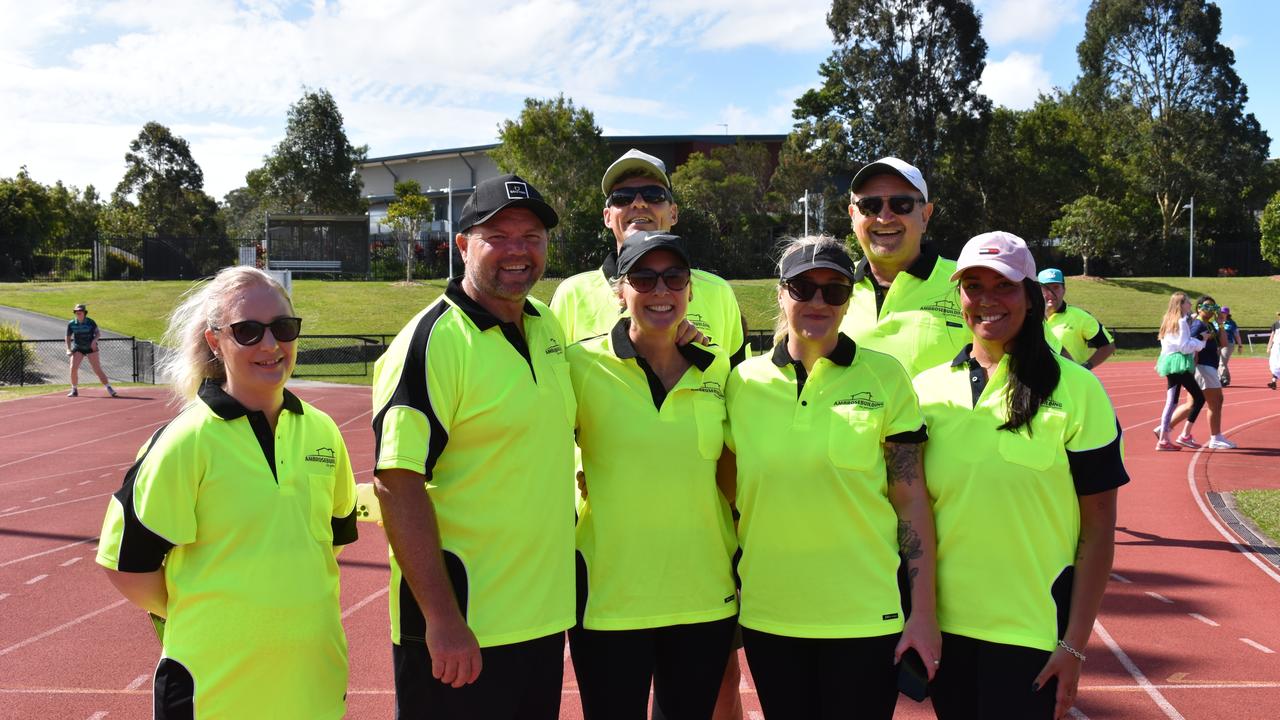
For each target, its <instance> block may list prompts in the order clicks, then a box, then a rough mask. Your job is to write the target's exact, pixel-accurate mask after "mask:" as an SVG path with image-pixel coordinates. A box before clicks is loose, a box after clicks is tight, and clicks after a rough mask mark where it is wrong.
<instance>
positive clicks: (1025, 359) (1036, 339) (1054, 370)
mask: <svg viewBox="0 0 1280 720" xmlns="http://www.w3.org/2000/svg"><path fill="white" fill-rule="evenodd" d="M1022 289H1023V291H1024V292H1026V294H1027V317H1026V319H1025V320H1023V322H1022V329H1021V330H1019V331H1018V335H1017V336H1016V337H1014V338H1013V342H1012V343H1011V345H1012V347H1006V348H1005V352H1006V353H1008V354H1009V406H1008V407H1009V420H1008V422H1006V423H1005V424H1003V425H1001V426H1000V427H999V428H997V429H999V430H1009V431H1012V432H1016V431H1017V430H1018V428H1020V427H1022V426H1023V425H1026V426H1027V434H1028V435H1030V434H1031V419H1032V418H1034V417H1035V416H1036V413H1037V412H1039V411H1040V405H1041V404H1042V403H1044V401H1045V400H1048V399H1049V396H1050V395H1052V394H1053V391H1054V390H1056V389H1057V387H1058V381H1059V380H1061V379H1062V369H1061V368H1059V367H1058V360H1057V357H1055V353H1054V352H1053V348H1051V347H1049V342H1048V341H1047V340H1045V338H1044V296H1043V295H1041V294H1040V284H1039V283H1037V282H1036V281H1035V280H1032V279H1031V278H1024V279H1023V281H1022Z"/></svg>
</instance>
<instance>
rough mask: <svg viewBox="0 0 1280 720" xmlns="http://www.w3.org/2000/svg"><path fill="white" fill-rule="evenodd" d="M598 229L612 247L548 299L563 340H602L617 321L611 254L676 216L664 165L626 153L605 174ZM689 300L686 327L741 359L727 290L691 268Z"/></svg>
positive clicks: (734, 308)
mask: <svg viewBox="0 0 1280 720" xmlns="http://www.w3.org/2000/svg"><path fill="white" fill-rule="evenodd" d="M600 189H601V190H603V191H604V196H605V204H604V211H603V219H604V226H605V227H607V228H609V230H610V231H612V232H613V238H614V240H615V242H616V248H615V250H614V251H613V252H610V253H609V255H608V256H607V257H605V259H604V263H603V264H602V265H601V266H600V268H599V269H597V270H589V271H587V272H584V273H579V274H577V275H574V276H573V277H571V278H568V279H566V280H565V281H564V282H562V283H560V286H559V287H557V288H556V292H555V295H554V296H553V297H552V298H551V312H553V313H554V314H555V316H556V319H557V320H559V321H560V325H561V326H562V327H563V328H564V334H565V338H566V339H568V341H569V342H571V343H572V342H577V341H578V340H582V339H583V338H589V337H595V336H596V335H603V334H604V333H607V332H609V331H610V330H612V329H613V326H614V325H616V324H617V322H618V298H617V295H615V294H614V291H613V287H612V286H611V284H610V283H611V282H612V280H613V278H614V276H615V275H617V267H618V254H617V249H618V248H621V247H622V241H623V240H625V239H626V237H627V236H628V235H631V234H632V233H634V232H638V231H641V230H649V231H658V232H670V231H671V227H672V226H673V225H675V224H676V221H677V220H679V217H680V208H679V206H678V205H677V204H676V201H675V197H674V196H673V195H672V194H671V179H670V178H669V177H668V176H667V166H666V165H665V164H664V163H663V162H662V161H661V160H659V159H658V158H656V157H654V156H652V155H650V154H648V153H645V152H641V151H640V150H636V149H634V148H632V149H631V150H628V151H627V152H626V153H624V154H623V155H622V157H620V158H618V159H617V160H616V161H614V163H613V164H612V165H610V166H609V169H608V170H606V171H605V173H604V177H603V178H601V180H600ZM692 277H693V285H694V291H693V299H692V300H690V301H689V311H688V314H687V315H686V319H687V320H688V322H689V323H690V324H691V325H692V326H693V327H695V328H697V329H698V331H699V332H701V333H702V334H703V335H704V336H706V337H707V338H709V339H711V340H712V341H714V342H715V343H716V344H718V345H720V346H721V347H723V348H724V349H725V350H726V351H727V352H728V353H729V360H730V362H731V363H732V364H733V365H737V364H738V363H739V362H741V361H742V359H743V357H745V354H746V346H745V344H744V333H743V323H742V313H741V311H740V310H739V309H738V300H737V298H736V297H734V294H733V288H731V287H730V286H729V283H727V282H725V281H724V279H722V278H720V277H719V276H717V275H713V274H712V273H709V272H706V271H704V270H698V269H694V270H693V273H692Z"/></svg>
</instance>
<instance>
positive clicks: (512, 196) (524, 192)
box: [507, 182, 529, 200]
mask: <svg viewBox="0 0 1280 720" xmlns="http://www.w3.org/2000/svg"><path fill="white" fill-rule="evenodd" d="M528 197H529V186H528V185H527V184H525V183H522V182H508V183H507V199H508V200H524V199H527V198H528Z"/></svg>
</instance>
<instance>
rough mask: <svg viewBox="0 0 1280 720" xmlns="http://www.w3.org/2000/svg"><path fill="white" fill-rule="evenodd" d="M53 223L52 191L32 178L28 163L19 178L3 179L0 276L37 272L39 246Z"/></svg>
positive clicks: (0, 193)
mask: <svg viewBox="0 0 1280 720" xmlns="http://www.w3.org/2000/svg"><path fill="white" fill-rule="evenodd" d="M50 225H51V221H50V205H49V190H48V188H46V187H45V186H44V185H42V184H40V183H39V182H36V181H35V180H32V179H31V175H30V174H28V173H27V168H26V166H23V167H22V168H20V169H19V170H18V175H17V177H12V178H0V278H8V277H25V276H27V275H28V274H30V273H31V272H32V271H33V263H34V255H35V250H36V247H37V246H39V244H40V243H41V241H43V240H44V238H45V237H46V236H47V235H48V232H49V227H50Z"/></svg>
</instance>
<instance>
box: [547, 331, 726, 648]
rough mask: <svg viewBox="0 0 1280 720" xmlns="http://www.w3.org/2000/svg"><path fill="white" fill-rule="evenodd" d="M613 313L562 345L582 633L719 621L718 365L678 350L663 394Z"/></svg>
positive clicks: (721, 369)
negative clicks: (579, 491) (574, 474)
mask: <svg viewBox="0 0 1280 720" xmlns="http://www.w3.org/2000/svg"><path fill="white" fill-rule="evenodd" d="M630 322H631V321H630V319H629V318H623V319H622V320H619V321H618V322H617V324H616V325H614V328H613V330H612V331H611V332H610V333H609V334H608V335H602V336H600V337H597V338H591V339H588V340H584V341H582V342H580V343H577V344H575V345H570V346H569V367H570V370H571V372H572V377H573V391H574V395H575V396H576V397H577V398H578V446H579V447H580V448H582V466H583V472H584V473H585V474H586V478H587V498H586V500H585V501H584V503H583V506H582V509H581V512H580V514H579V517H578V552H579V553H581V554H582V557H583V560H584V561H585V563H586V567H587V590H588V593H587V605H586V614H585V616H584V619H583V625H584V627H586V628H588V629H590V630H635V629H640V628H653V627H663V626H667V625H682V624H689V623H700V622H710V621H712V620H720V619H722V618H727V617H731V616H733V615H734V613H736V612H737V611H738V603H737V593H736V591H735V588H734V581H733V569H732V566H731V562H732V559H733V553H734V551H735V550H737V547H738V542H737V538H735V537H734V534H733V519H732V517H731V514H730V511H729V503H728V501H727V500H725V497H724V495H722V494H721V493H720V490H719V488H718V487H717V486H716V460H717V459H718V458H719V457H720V453H721V451H722V450H723V448H724V417H725V410H724V385H725V382H726V381H727V379H728V375H729V359H728V357H727V356H726V355H725V354H724V351H723V350H721V349H720V348H719V347H716V346H711V347H706V348H704V347H700V346H695V345H685V346H683V347H681V348H680V352H681V353H682V354H683V355H684V356H685V357H686V358H688V360H689V361H690V362H691V363H692V366H691V367H690V368H689V369H688V370H687V371H686V372H685V374H684V375H683V376H682V377H681V378H680V380H679V382H677V383H676V385H675V386H674V387H672V388H671V390H670V391H667V390H666V389H665V388H664V387H663V384H662V381H661V379H659V378H658V376H657V375H656V374H655V373H654V372H653V370H652V369H651V368H650V367H649V364H648V363H647V362H645V360H644V358H642V357H639V356H638V355H637V353H636V349H635V346H634V345H633V344H632V342H631V338H630V336H629V335H628V330H629V327H630Z"/></svg>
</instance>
